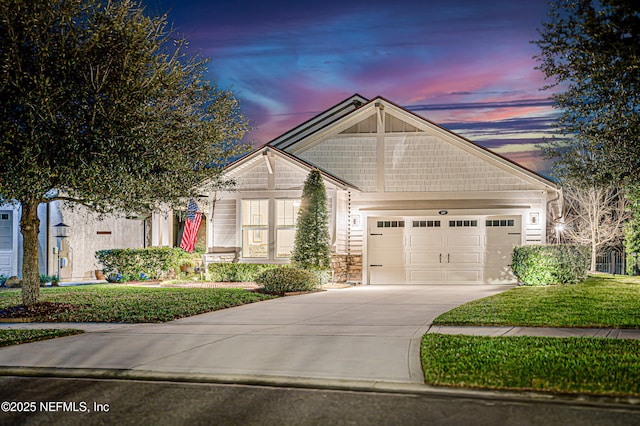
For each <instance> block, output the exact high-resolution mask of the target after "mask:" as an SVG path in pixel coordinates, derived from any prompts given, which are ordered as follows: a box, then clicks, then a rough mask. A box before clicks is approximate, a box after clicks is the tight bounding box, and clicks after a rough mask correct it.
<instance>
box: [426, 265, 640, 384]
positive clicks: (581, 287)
mask: <svg viewBox="0 0 640 426" xmlns="http://www.w3.org/2000/svg"><path fill="white" fill-rule="evenodd" d="M433 323H434V324H438V325H488V326H531V327H606V328H640V278H638V277H626V276H615V277H613V276H594V277H590V278H589V279H588V280H587V281H586V282H584V283H582V284H573V285H559V286H549V287H517V288H514V289H511V290H509V291H506V292H504V293H500V294H497V295H495V296H490V297H487V298H485V299H481V300H476V301H473V302H470V303H467V304H465V305H462V306H460V307H458V308H455V309H453V310H451V311H449V312H446V313H444V314H442V315H440V316H439V317H438V318H436V319H435V320H434V322H433ZM421 357H422V365H423V369H424V374H425V381H426V383H428V384H432V385H441V386H455V387H477V388H488V389H514V390H535V391H544V392H554V393H585V394H596V395H614V396H623V395H625V396H640V379H639V378H640V341H638V340H614V339H605V338H579V339H578V338H553V337H481V336H458V335H442V334H425V335H424V336H423V339H422V353H421Z"/></svg>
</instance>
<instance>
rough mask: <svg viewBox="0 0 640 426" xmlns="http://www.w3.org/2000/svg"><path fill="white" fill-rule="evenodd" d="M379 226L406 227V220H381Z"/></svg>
mask: <svg viewBox="0 0 640 426" xmlns="http://www.w3.org/2000/svg"><path fill="white" fill-rule="evenodd" d="M376 225H377V226H378V228H404V220H379V221H378V223H377V224H376Z"/></svg>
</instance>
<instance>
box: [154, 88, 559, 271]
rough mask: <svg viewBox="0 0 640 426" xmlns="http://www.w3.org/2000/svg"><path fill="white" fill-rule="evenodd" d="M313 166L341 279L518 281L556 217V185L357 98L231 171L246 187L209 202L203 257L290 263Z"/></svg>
mask: <svg viewBox="0 0 640 426" xmlns="http://www.w3.org/2000/svg"><path fill="white" fill-rule="evenodd" d="M312 168H318V169H319V170H320V171H321V172H322V173H323V176H324V178H325V185H326V187H327V201H328V206H329V210H330V223H329V228H330V229H329V231H330V234H331V244H332V250H333V253H334V273H335V280H336V281H351V282H362V283H364V284H426V283H508V282H513V281H514V277H513V274H512V272H511V269H510V263H511V251H512V248H513V246H514V245H521V244H540V243H545V242H546V239H547V228H549V227H550V226H551V225H553V221H554V218H559V216H560V201H559V200H560V198H561V194H560V192H559V190H558V188H557V187H556V185H555V184H554V183H553V182H551V181H549V180H547V179H545V178H544V177H542V176H540V175H538V174H536V173H534V172H532V171H530V170H527V169H526V168H524V167H521V166H519V165H517V164H515V163H513V162H512V161H510V160H508V159H506V158H504V157H502V156H500V155H498V154H495V153H493V152H491V151H489V150H487V149H485V148H482V147H480V146H478V145H476V144H474V143H473V142H471V141H469V140H467V139H465V138H463V137H461V136H458V135H456V134H454V133H452V132H450V131H448V130H446V129H444V128H442V127H440V126H438V125H436V124H434V123H432V122H430V121H428V120H425V119H424V118H422V117H420V116H417V115H415V114H413V113H411V112H409V111H407V110H405V109H403V108H401V107H399V106H398V105H396V104H394V103H392V102H390V101H388V100H386V99H384V98H380V97H378V98H375V99H373V100H367V99H365V98H363V97H362V96H359V95H354V96H352V97H351V98H349V99H347V100H345V101H343V102H341V103H340V104H338V105H336V106H334V107H333V108H331V109H329V110H327V111H325V112H324V113H322V114H320V115H318V116H317V117H315V118H313V119H311V120H309V121H307V122H305V123H303V124H302V125H300V126H298V127H296V128H294V129H292V130H291V131H289V132H287V133H285V134H284V135H282V136H280V137H279V138H277V139H275V140H273V141H271V142H269V143H268V144H267V145H265V146H263V147H261V148H259V149H257V150H255V151H253V152H252V153H250V154H248V155H246V156H244V157H243V158H241V159H239V160H237V161H236V162H234V163H232V164H230V165H229V166H228V167H227V168H226V169H225V174H226V176H227V177H230V178H235V179H236V181H237V183H238V185H237V187H236V189H235V190H234V191H231V192H217V193H215V194H209V195H208V201H207V202H206V203H204V204H205V206H204V210H205V214H206V216H207V219H208V221H207V222H208V223H212V224H213V226H208V227H207V229H206V234H207V237H206V239H207V247H208V252H209V253H208V254H207V255H206V256H208V257H209V259H210V260H218V261H219V260H230V259H234V258H235V260H237V261H240V262H260V263H287V262H288V261H289V254H290V252H291V248H292V246H293V238H294V235H295V226H296V217H297V210H298V206H299V202H300V197H301V194H302V186H303V183H304V180H305V178H306V176H307V174H308V172H309V170H311V169H312ZM211 212H213V214H212V213H211ZM156 216H157V217H156V218H154V224H157V226H156V227H155V231H154V235H155V236H154V241H156V242H157V241H160V240H161V239H162V235H163V234H162V232H161V231H160V225H161V218H160V216H159V215H156ZM167 228H168V227H167ZM164 235H166V234H164ZM165 239H166V236H165ZM154 245H155V243H154Z"/></svg>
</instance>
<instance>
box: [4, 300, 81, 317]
mask: <svg viewBox="0 0 640 426" xmlns="http://www.w3.org/2000/svg"><path fill="white" fill-rule="evenodd" d="M80 308H81V307H80V306H78V305H73V304H71V303H53V302H39V303H36V304H35V305H33V306H24V305H16V306H11V307H8V308H6V309H0V319H9V318H10V319H16V318H46V317H50V316H52V315H56V314H61V313H64V312H71V311H76V310H78V309H80Z"/></svg>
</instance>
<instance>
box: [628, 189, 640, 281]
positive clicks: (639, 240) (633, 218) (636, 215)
mask: <svg viewBox="0 0 640 426" xmlns="http://www.w3.org/2000/svg"><path fill="white" fill-rule="evenodd" d="M626 196H627V198H628V199H629V211H630V218H629V220H628V221H627V223H626V224H625V227H624V249H625V254H626V257H627V274H629V275H640V264H639V262H638V260H639V257H640V186H630V187H628V188H627V191H626Z"/></svg>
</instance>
